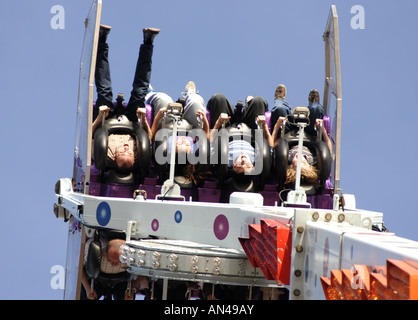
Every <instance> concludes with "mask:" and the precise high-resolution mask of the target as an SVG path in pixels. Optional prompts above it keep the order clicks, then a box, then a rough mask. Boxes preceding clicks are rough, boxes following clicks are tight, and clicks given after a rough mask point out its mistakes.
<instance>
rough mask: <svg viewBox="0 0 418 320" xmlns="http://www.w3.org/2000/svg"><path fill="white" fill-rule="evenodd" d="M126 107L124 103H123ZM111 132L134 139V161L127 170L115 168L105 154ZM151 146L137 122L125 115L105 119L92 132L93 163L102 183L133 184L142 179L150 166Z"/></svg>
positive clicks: (146, 135)
mask: <svg viewBox="0 0 418 320" xmlns="http://www.w3.org/2000/svg"><path fill="white" fill-rule="evenodd" d="M125 107H126V105H125ZM111 134H129V135H131V136H132V137H133V138H134V141H135V148H134V149H135V163H134V167H133V169H132V170H131V171H129V172H123V171H121V170H118V169H117V168H115V166H114V165H113V164H112V163H111V161H110V160H109V158H108V156H107V152H108V138H109V135H111ZM150 161H151V146H150V141H149V137H148V134H147V133H146V131H145V130H144V129H143V128H142V126H141V125H140V124H138V123H133V122H131V121H129V119H128V118H127V117H126V116H125V115H119V116H117V115H116V116H114V117H112V118H110V119H107V120H106V121H105V122H104V125H103V126H100V127H99V128H97V129H96V131H95V132H94V165H95V167H96V169H98V170H99V171H100V175H101V178H102V181H103V182H104V183H118V184H134V183H136V182H138V181H137V179H139V180H141V179H143V177H144V175H145V173H146V172H147V171H148V169H149V167H150Z"/></svg>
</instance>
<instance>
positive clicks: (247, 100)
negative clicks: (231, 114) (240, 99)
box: [245, 96, 254, 105]
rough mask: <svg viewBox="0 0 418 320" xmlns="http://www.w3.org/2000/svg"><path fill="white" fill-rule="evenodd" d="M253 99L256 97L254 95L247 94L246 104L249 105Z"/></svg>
mask: <svg viewBox="0 0 418 320" xmlns="http://www.w3.org/2000/svg"><path fill="white" fill-rule="evenodd" d="M252 99H254V97H253V96H247V97H246V98H245V105H247V104H248V102H250V101H251V100H252Z"/></svg>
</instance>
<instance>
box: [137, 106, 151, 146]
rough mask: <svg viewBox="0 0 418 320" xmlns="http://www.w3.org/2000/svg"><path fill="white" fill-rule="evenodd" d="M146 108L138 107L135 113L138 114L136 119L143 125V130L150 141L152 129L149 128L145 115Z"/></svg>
mask: <svg viewBox="0 0 418 320" xmlns="http://www.w3.org/2000/svg"><path fill="white" fill-rule="evenodd" d="M146 113H147V112H146V109H145V108H138V109H137V110H136V115H137V116H138V119H140V120H141V122H142V124H143V126H144V130H145V132H146V133H147V134H148V137H149V141H150V142H152V131H151V128H150V126H149V123H148V120H147V117H146Z"/></svg>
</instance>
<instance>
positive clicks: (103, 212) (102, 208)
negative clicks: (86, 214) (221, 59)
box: [96, 202, 111, 226]
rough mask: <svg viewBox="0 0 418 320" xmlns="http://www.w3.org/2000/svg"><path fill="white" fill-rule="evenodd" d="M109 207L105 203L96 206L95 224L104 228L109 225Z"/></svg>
mask: <svg viewBox="0 0 418 320" xmlns="http://www.w3.org/2000/svg"><path fill="white" fill-rule="evenodd" d="M110 217H111V214H110V206H109V204H108V203H107V202H101V203H100V204H99V205H98V206H97V210H96V219H97V222H98V223H99V224H100V225H101V226H105V225H107V224H108V223H109V221H110Z"/></svg>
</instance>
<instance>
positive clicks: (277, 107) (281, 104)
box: [270, 99, 293, 132]
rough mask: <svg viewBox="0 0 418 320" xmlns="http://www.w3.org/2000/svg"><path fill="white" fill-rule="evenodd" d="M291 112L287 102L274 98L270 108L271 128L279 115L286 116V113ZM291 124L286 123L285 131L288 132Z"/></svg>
mask: <svg viewBox="0 0 418 320" xmlns="http://www.w3.org/2000/svg"><path fill="white" fill-rule="evenodd" d="M291 114H292V108H291V107H290V105H289V103H288V102H287V101H286V100H284V99H276V100H274V106H273V108H272V109H271V120H270V122H271V130H273V128H274V125H275V124H276V122H277V120H279V117H285V118H286V117H287V116H288V115H291ZM291 128H293V126H291V125H290V124H289V123H286V132H288V131H289V130H290V129H291Z"/></svg>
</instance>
